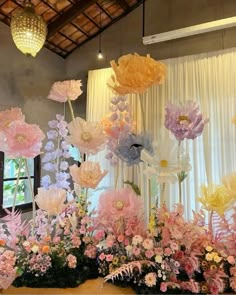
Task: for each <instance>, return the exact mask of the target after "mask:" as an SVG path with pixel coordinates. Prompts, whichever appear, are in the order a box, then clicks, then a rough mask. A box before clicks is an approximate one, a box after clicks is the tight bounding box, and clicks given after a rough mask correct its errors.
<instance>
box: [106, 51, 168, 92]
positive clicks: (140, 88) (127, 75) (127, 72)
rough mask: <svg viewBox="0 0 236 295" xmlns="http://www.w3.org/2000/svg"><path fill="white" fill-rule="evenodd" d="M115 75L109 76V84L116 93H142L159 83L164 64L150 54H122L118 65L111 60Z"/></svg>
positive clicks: (162, 76) (162, 77)
mask: <svg viewBox="0 0 236 295" xmlns="http://www.w3.org/2000/svg"><path fill="white" fill-rule="evenodd" d="M111 66H112V69H113V71H114V73H115V75H112V76H111V81H110V82H109V84H108V85H109V86H110V87H111V88H112V89H113V90H114V91H115V92H116V93H118V94H120V95H125V94H128V93H142V92H144V91H145V90H146V89H147V88H149V87H150V86H152V85H154V84H157V85H158V84H161V83H162V82H163V81H164V79H165V75H166V67H165V65H164V64H162V63H160V62H158V61H156V60H154V59H152V58H151V57H150V55H147V56H140V55H138V54H136V53H135V54H127V55H123V56H122V57H120V58H119V60H118V65H117V64H116V62H115V61H114V60H113V61H111Z"/></svg>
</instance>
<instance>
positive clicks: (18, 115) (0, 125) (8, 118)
mask: <svg viewBox="0 0 236 295" xmlns="http://www.w3.org/2000/svg"><path fill="white" fill-rule="evenodd" d="M24 120H25V116H24V115H23V114H22V112H21V109H19V108H11V109H10V110H5V111H2V112H0V131H5V130H6V128H8V127H9V125H10V124H11V123H12V122H13V121H24Z"/></svg>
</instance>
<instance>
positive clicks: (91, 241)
mask: <svg viewBox="0 0 236 295" xmlns="http://www.w3.org/2000/svg"><path fill="white" fill-rule="evenodd" d="M112 66H113V69H114V72H115V76H113V77H112V79H111V81H110V82H109V85H110V87H112V88H113V89H114V90H115V91H116V96H115V97H113V98H112V99H111V113H110V114H109V115H107V116H105V117H104V118H101V123H99V122H87V121H86V120H84V119H82V118H78V117H75V115H74V111H73V106H72V101H73V100H75V99H77V98H78V96H79V95H81V93H82V91H81V81H74V80H72V81H63V82H56V83H54V85H53V86H52V89H51V91H50V94H49V99H53V100H56V101H58V102H68V104H69V109H70V113H71V119H72V121H71V122H69V123H68V122H66V121H65V120H64V116H62V115H59V114H58V115H56V118H55V119H53V120H52V121H50V122H49V124H48V125H49V131H48V132H47V142H46V144H45V145H44V149H43V151H42V157H41V160H42V169H43V170H44V172H45V173H44V176H43V177H42V180H41V187H40V188H39V189H38V194H37V195H36V196H34V194H33V190H32V185H30V188H31V194H32V219H31V220H24V221H23V220H22V216H21V213H20V212H18V211H16V210H15V203H16V202H15V201H16V196H17V187H16V189H15V192H13V199H14V201H13V208H12V210H11V211H7V210H6V213H7V215H6V216H5V217H3V218H1V219H0V289H7V288H8V287H9V286H10V285H13V286H16V287H20V286H27V287H33V288H58V287H59V288H69V287H76V286H78V285H80V284H81V283H83V282H85V281H86V280H87V279H91V278H96V277H98V276H101V277H104V281H105V282H111V283H114V284H116V285H119V286H123V287H127V286H129V287H132V288H133V289H134V290H135V291H136V292H137V293H138V294H161V293H167V294H175V293H181V294H184V293H186V294H187V293H188V294H189V293H196V294H209V293H210V294H219V293H224V292H236V260H235V257H236V226H235V224H236V207H233V206H234V205H235V200H236V191H235V185H234V183H235V179H236V176H235V174H232V175H229V176H225V177H224V178H223V180H222V184H221V185H217V186H214V185H212V186H208V187H207V186H203V187H202V195H201V196H200V197H199V201H200V202H201V203H202V204H203V209H204V210H205V211H204V210H201V211H200V212H198V213H197V212H194V214H193V218H192V220H186V219H185V218H184V206H183V205H182V204H181V202H182V191H181V185H182V182H183V181H184V179H185V178H186V177H187V172H188V171H190V170H191V165H190V159H189V156H188V154H187V153H186V151H185V150H184V148H183V144H182V143H183V141H184V140H189V139H191V140H193V139H195V138H196V137H198V136H200V135H201V134H202V132H203V130H204V127H205V126H206V124H207V123H208V119H204V118H203V116H202V114H201V112H200V107H199V106H198V105H197V103H195V102H192V101H187V102H186V103H185V104H183V105H181V106H178V105H170V104H169V105H167V107H166V117H165V127H166V128H167V129H168V130H169V131H170V132H171V133H172V134H173V135H174V137H175V138H176V141H175V140H174V141H173V140H168V141H167V139H165V141H164V142H159V143H156V142H152V139H151V136H150V135H148V134H146V133H145V132H142V133H139V134H138V133H136V132H135V122H134V121H133V120H132V117H131V113H130V108H129V103H128V98H127V97H126V96H124V95H125V94H128V93H131V92H132V93H142V92H143V91H145V90H146V89H147V87H150V86H151V85H153V84H159V83H161V82H163V81H164V78H165V66H164V65H163V64H161V63H159V62H156V61H154V60H153V59H151V58H150V57H149V56H147V57H140V56H138V55H127V56H124V57H122V58H121V59H120V60H119V62H118V65H117V64H116V63H115V62H113V63H112ZM134 74H135V75H134ZM44 138H45V135H44V134H43V132H42V130H41V129H40V128H39V126H37V125H34V124H28V123H26V122H25V117H24V115H23V114H22V112H21V110H20V109H18V108H12V109H10V110H6V111H2V112H0V149H1V151H3V152H4V153H5V156H6V157H8V158H12V159H19V173H18V176H17V179H18V178H19V175H20V172H21V164H22V163H23V162H24V163H25V164H24V165H25V167H26V168H27V161H26V159H27V158H31V157H35V156H37V155H39V154H40V153H41V148H42V140H43V139H44ZM72 146H73V148H77V149H78V150H79V151H80V165H78V161H73V160H72V158H71V155H70V150H71V147H72ZM105 147H106V148H107V150H108V153H107V155H106V158H107V160H108V161H109V162H110V164H111V165H116V164H117V163H119V162H121V161H123V162H124V163H126V164H127V165H128V166H134V165H138V164H139V163H141V162H142V163H145V166H146V169H145V170H144V171H143V173H144V174H145V175H146V176H147V178H151V177H154V179H155V180H156V183H157V184H158V186H159V188H160V190H159V199H158V202H156V205H155V206H154V208H153V211H152V214H151V216H150V221H149V224H148V225H146V223H145V220H144V215H145V214H144V213H145V212H144V199H143V196H141V193H140V188H139V187H138V186H137V185H136V184H134V183H133V181H132V180H127V181H125V183H124V184H125V188H119V189H118V188H109V189H107V190H105V191H104V192H103V193H101V195H100V197H99V202H98V206H97V208H96V210H90V209H89V205H90V199H89V195H90V192H91V190H94V189H96V188H97V187H98V186H99V183H100V182H101V181H102V179H103V178H104V177H106V175H107V174H108V173H109V171H106V170H103V169H102V167H100V164H99V163H98V162H95V161H93V160H92V158H91V157H90V156H91V155H96V154H97V153H98V152H99V151H100V150H103V149H104V148H105ZM26 174H27V175H28V180H29V183H30V184H31V179H30V175H29V172H28V169H26ZM175 181H176V182H178V184H179V201H180V204H176V205H175V206H174V208H171V210H170V208H167V205H166V204H165V200H164V191H165V188H166V184H167V183H173V182H175ZM115 185H116V184H115ZM149 197H150V196H148V198H149ZM36 206H37V207H38V208H36ZM228 209H231V212H230V213H228V215H227V217H226V214H225V212H226V211H227V210H228ZM207 211H208V212H207ZM206 212H207V213H206ZM208 215H209V220H208V221H207V219H208V218H207V217H208Z"/></svg>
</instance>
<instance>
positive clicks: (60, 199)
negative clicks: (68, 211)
mask: <svg viewBox="0 0 236 295" xmlns="http://www.w3.org/2000/svg"><path fill="white" fill-rule="evenodd" d="M35 201H36V203H37V205H38V206H39V208H40V209H42V210H44V211H46V212H47V214H48V215H58V214H60V213H61V212H62V211H63V210H64V209H65V208H66V207H67V205H65V204H64V202H65V201H66V190H64V189H60V188H49V189H48V190H47V189H45V188H39V189H38V194H37V195H36V196H35Z"/></svg>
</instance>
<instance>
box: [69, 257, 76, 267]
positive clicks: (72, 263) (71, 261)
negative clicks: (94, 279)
mask: <svg viewBox="0 0 236 295" xmlns="http://www.w3.org/2000/svg"><path fill="white" fill-rule="evenodd" d="M67 262H68V267H69V268H76V265H77V258H76V257H75V256H74V255H72V254H69V255H68V256H67Z"/></svg>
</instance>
